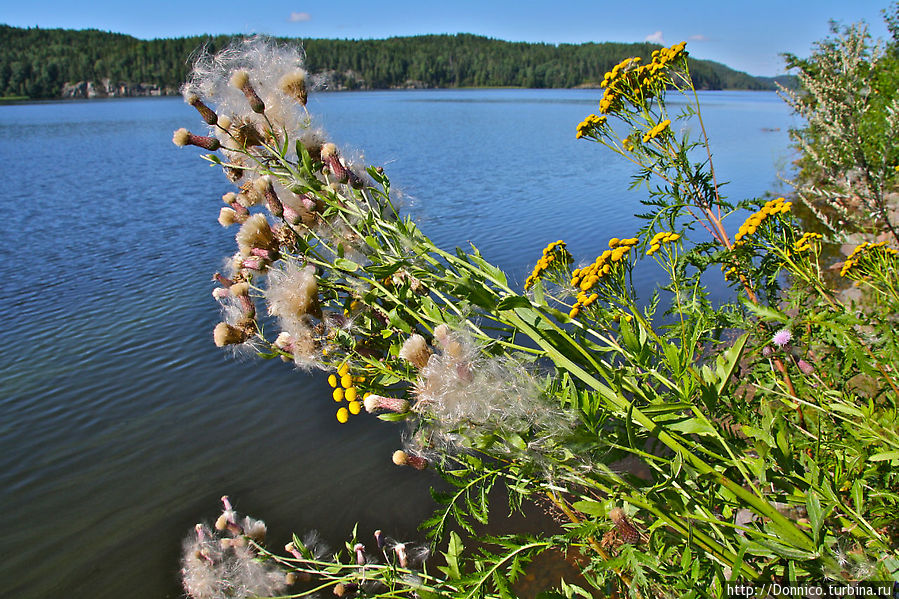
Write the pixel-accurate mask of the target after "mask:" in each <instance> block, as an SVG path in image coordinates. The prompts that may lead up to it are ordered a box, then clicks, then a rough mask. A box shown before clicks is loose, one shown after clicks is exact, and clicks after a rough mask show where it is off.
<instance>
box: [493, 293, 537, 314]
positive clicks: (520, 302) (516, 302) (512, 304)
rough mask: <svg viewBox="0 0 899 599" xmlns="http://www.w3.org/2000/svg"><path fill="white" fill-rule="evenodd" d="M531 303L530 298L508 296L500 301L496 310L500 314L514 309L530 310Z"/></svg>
mask: <svg viewBox="0 0 899 599" xmlns="http://www.w3.org/2000/svg"><path fill="white" fill-rule="evenodd" d="M530 307H531V302H530V300H528V298H526V297H524V296H521V295H507V296H506V297H504V298H503V299H501V300H500V301H499V303H498V304H497V305H496V309H497V311H499V312H502V311H503V310H512V309H514V308H530Z"/></svg>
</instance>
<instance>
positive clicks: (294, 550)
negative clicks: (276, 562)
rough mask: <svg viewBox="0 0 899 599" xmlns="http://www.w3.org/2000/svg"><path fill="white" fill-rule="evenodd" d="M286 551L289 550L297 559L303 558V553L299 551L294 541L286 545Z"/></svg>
mask: <svg viewBox="0 0 899 599" xmlns="http://www.w3.org/2000/svg"><path fill="white" fill-rule="evenodd" d="M284 551H286V552H288V553H289V554H291V555H292V556H294V557H295V558H297V559H303V554H302V553H300V552H299V550H298V549H297V548H296V546H295V545H294V544H293V543H288V544H287V545H285V546H284Z"/></svg>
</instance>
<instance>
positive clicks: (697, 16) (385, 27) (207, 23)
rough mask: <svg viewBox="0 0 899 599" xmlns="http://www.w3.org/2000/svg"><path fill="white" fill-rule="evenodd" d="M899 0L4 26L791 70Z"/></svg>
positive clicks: (253, 6) (69, 11)
mask: <svg viewBox="0 0 899 599" xmlns="http://www.w3.org/2000/svg"><path fill="white" fill-rule="evenodd" d="M888 2H889V0H852V1H850V0H839V1H837V0H814V1H809V0H799V1H797V0H793V1H790V0H786V1H783V0H778V1H776V2H775V1H772V0H756V1H754V2H743V1H740V2H737V1H733V0H698V1H690V0H681V1H680V2H677V1H673V0H666V1H659V0H641V1H637V2H611V1H605V0H603V1H596V0H594V1H592V2H589V1H586V0H565V1H558V0H556V1H552V2H546V1H539V2H536V1H535V2H527V1H513V0H496V1H489V0H455V1H452V2H445V1H444V2H427V1H422V0H418V1H415V2H413V1H407V0H401V1H391V0H383V1H380V2H378V1H374V2H373V1H364V0H344V1H341V0H330V1H322V0H317V1H315V2H311V1H308V0H249V1H243V2H234V1H230V0H225V1H223V0H218V1H211V0H206V1H204V0H155V1H154V0H144V1H142V2H122V1H121V0H92V1H90V2H85V1H78V0H74V1H73V0H30V1H28V2H25V1H21V0H0V23H6V24H8V25H15V26H20V27H33V26H39V27H44V28H53V27H64V28H72V29H85V28H95V29H102V30H108V31H115V32H119V33H127V34H129V35H133V36H135V37H139V38H144V39H151V38H156V37H180V36H187V35H197V34H203V33H266V34H271V35H278V36H289V37H298V38H311V37H328V38H382V37H390V36H395V35H417V34H423V33H459V32H464V33H475V34H480V35H486V36H489V37H495V38H499V39H505V40H511V41H531V42H549V43H580V42H587V41H596V42H600V41H619V42H642V41H644V40H647V39H649V40H650V41H660V42H663V43H668V44H672V43H675V42H679V41H681V40H687V41H688V43H689V45H688V49H689V50H690V52H691V53H692V54H693V55H694V56H696V57H698V58H708V59H711V60H717V61H720V62H723V63H725V64H727V65H729V66H732V67H734V68H736V69H739V70H742V71H747V72H749V73H751V74H753V75H774V74H777V73H780V72H783V61H782V60H781V59H780V57H779V53H780V52H792V53H794V54H798V55H800V56H803V55H807V54H808V52H809V49H810V47H811V44H812V42H814V41H815V40H818V39H821V38H822V37H824V36H825V35H827V33H828V22H829V20H830V19H836V20H837V21H840V22H842V23H845V24H849V23H853V22H856V21H860V20H864V21H866V22H867V23H868V25H869V26H870V29H871V32H872V33H873V34H874V36H875V37H887V29H886V27H885V25H884V24H883V20H882V18H881V15H880V11H881V9H883V8H885V7H886V6H887V5H888Z"/></svg>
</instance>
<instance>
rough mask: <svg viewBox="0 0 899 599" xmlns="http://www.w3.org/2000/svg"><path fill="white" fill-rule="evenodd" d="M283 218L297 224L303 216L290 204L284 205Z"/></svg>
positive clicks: (301, 220)
mask: <svg viewBox="0 0 899 599" xmlns="http://www.w3.org/2000/svg"><path fill="white" fill-rule="evenodd" d="M283 217H284V220H286V221H287V222H288V223H290V224H291V225H299V224H301V223H302V222H303V217H302V216H301V215H300V213H299V212H297V211H296V210H294V209H293V208H291V207H290V206H286V205H285V206H284V214H283Z"/></svg>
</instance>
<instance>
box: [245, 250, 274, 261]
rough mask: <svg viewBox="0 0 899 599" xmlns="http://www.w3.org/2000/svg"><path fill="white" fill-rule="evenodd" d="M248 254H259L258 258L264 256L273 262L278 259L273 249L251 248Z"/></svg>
mask: <svg viewBox="0 0 899 599" xmlns="http://www.w3.org/2000/svg"><path fill="white" fill-rule="evenodd" d="M250 254H252V255H253V256H259V257H260V258H265V259H266V260H269V261H271V262H274V261H275V260H277V259H278V252H276V251H274V250H267V249H265V248H251V249H250Z"/></svg>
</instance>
